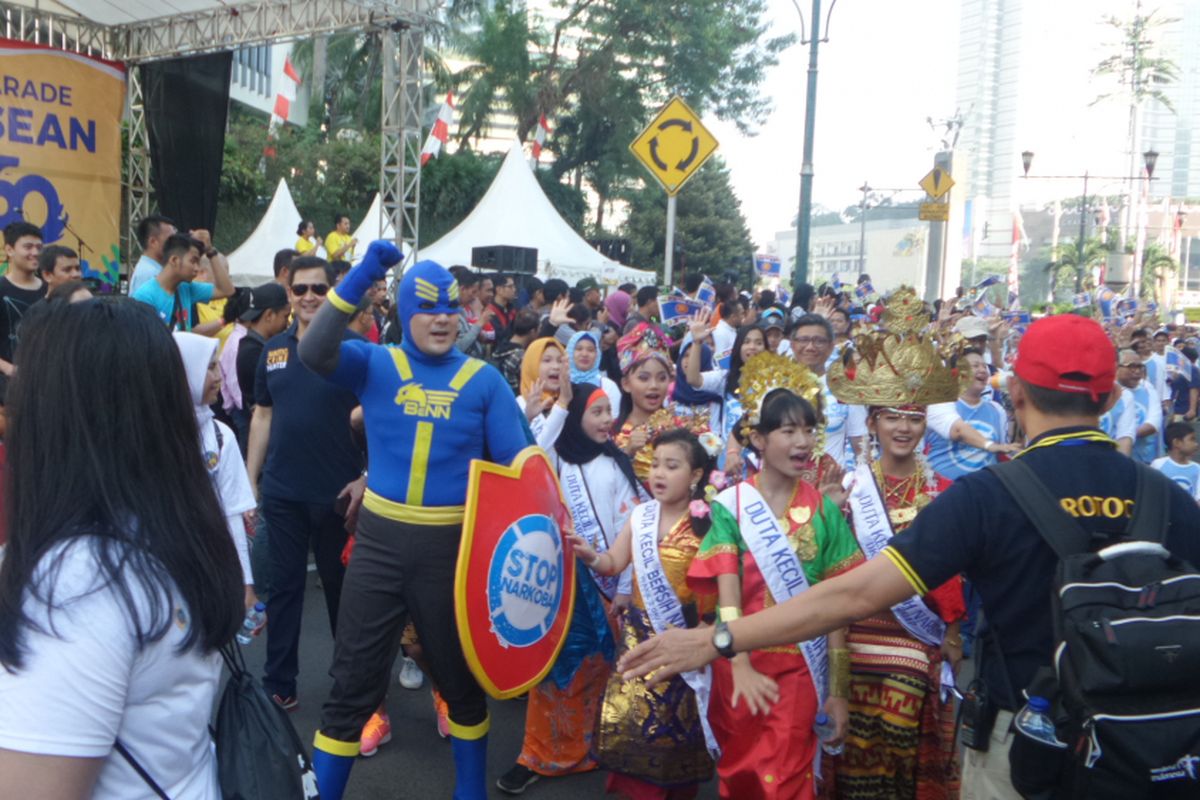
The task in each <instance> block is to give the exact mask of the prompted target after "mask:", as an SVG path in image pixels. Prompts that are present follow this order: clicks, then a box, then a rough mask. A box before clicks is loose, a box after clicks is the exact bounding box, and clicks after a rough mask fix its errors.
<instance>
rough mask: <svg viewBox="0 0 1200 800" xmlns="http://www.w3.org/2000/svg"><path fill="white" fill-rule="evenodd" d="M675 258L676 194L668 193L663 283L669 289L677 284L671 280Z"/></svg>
mask: <svg viewBox="0 0 1200 800" xmlns="http://www.w3.org/2000/svg"><path fill="white" fill-rule="evenodd" d="M674 260H675V195H673V194H669V195H667V243H666V254H665V255H664V257H663V284H664V285H665V286H666V287H667V289H668V290H670V288H671V287H672V286H674V285H675V284H674V283H672V282H671V268H672V266H673V262H674Z"/></svg>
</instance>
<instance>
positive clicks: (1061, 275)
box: [1046, 238, 1109, 294]
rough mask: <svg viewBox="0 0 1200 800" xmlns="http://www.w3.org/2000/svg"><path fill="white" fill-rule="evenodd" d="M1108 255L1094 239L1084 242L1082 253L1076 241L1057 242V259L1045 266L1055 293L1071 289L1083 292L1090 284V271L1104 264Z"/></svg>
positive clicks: (1107, 251) (1098, 241)
mask: <svg viewBox="0 0 1200 800" xmlns="http://www.w3.org/2000/svg"><path fill="white" fill-rule="evenodd" d="M1108 254H1109V249H1108V247H1107V246H1106V245H1104V243H1102V242H1101V241H1100V240H1099V239H1096V238H1090V239H1086V240H1084V243H1083V250H1082V252H1081V251H1080V249H1079V243H1078V242H1076V241H1068V242H1059V245H1058V258H1056V259H1055V260H1053V261H1051V262H1050V263H1049V264H1047V265H1046V271H1047V272H1048V273H1050V275H1051V276H1052V280H1051V285H1052V286H1053V287H1054V289H1055V293H1056V294H1057V293H1058V292H1060V291H1063V290H1066V291H1071V290H1072V289H1073V290H1074V292H1076V293H1078V292H1082V291H1084V289H1085V288H1088V284H1090V283H1091V279H1090V277H1089V276H1090V275H1091V270H1092V269H1093V268H1094V267H1098V266H1100V265H1101V264H1102V263H1104V260H1105V259H1106V258H1108Z"/></svg>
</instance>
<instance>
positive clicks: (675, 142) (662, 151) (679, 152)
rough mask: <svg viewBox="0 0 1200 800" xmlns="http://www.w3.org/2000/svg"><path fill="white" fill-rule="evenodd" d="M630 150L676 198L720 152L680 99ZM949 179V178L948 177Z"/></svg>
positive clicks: (659, 117)
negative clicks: (706, 162) (712, 157)
mask: <svg viewBox="0 0 1200 800" xmlns="http://www.w3.org/2000/svg"><path fill="white" fill-rule="evenodd" d="M629 149H630V150H631V151H632V152H633V154H634V155H635V156H637V158H638V160H639V161H641V162H642V164H644V165H645V167H646V169H648V170H650V174H651V175H653V176H654V177H655V178H657V179H658V182H659V183H661V184H662V187H663V188H664V189H666V190H667V194H669V195H674V194H676V193H677V192H678V191H679V190H680V189H681V188H682V187H683V184H685V183H687V181H688V178H690V177H692V176H693V175H695V174H696V170H698V169H700V165H701V164H703V163H704V162H705V161H707V160H708V157H709V156H711V155H712V154H713V152H714V151H716V149H717V140H716V139H715V138H713V135H712V134H711V133H709V132H708V129H707V128H705V127H704V125H703V123H701V122H700V117H698V116H696V112H695V111H692V109H690V108H688V105H687V103H685V102H683V100H682V99H680V98H679V97H674V98H672V99H671V102H669V103H667V104H666V105H665V106H663V108H662V110H661V111H659V112H658V116H656V117H655V118H654V121H653V122H651V123H650V124H649V125H647V126H646V129H645V130H644V131H642V133H641V135H640V136H638V137H637V138H636V139H634V140H633V143H632V144H630V145H629ZM947 177H949V176H947Z"/></svg>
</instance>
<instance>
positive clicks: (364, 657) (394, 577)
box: [271, 508, 487, 742]
mask: <svg viewBox="0 0 1200 800" xmlns="http://www.w3.org/2000/svg"><path fill="white" fill-rule="evenodd" d="M271 532H272V533H274V529H272V531H271ZM461 536H462V527H461V526H460V525H439V526H425V525H410V524H407V523H403V522H395V521H393V520H389V519H385V518H383V517H380V516H379V515H377V514H373V513H371V512H370V511H368V510H367V509H365V508H364V509H363V510H362V511H361V512H360V513H359V517H358V531H357V534H356V536H355V541H354V555H353V556H352V557H351V559H350V567H349V568H348V569H347V570H346V583H345V590H344V591H343V593H342V606H341V616H340V617H339V618H338V635H337V645H336V646H335V648H334V652H333V666H332V667H331V668H330V670H329V674H330V676H332V677H333V689H332V690H330V693H329V700H328V701H326V703H325V708H324V709H323V710H322V713H321V733H322V734H324V735H325V736H328V737H329V738H330V739H336V740H337V741H340V742H357V741H358V740H359V736H360V734H361V733H362V729H363V725H365V724H366V722H367V719H369V718H370V716H371V713H372V712H373V711H374V710H375V709H376V708H378V706H379V704H380V703H381V702H383V698H384V695H385V694H386V693H387V686H388V679H389V677H390V673H391V668H392V663H393V662H394V661H395V660H396V651H397V649H398V648H399V647H400V634H401V631H402V630H403V629H404V625H405V623H406V622H407V620H408V617H409V616H410V615H411V617H412V621H413V625H414V626H415V627H416V629H417V636H418V637H420V639H421V649H422V651H423V652H424V654H425V658H426V659H427V660H428V662H429V668H430V671H431V672H432V673H433V682H434V684H435V685H436V686H437V688H438V691H439V692H440V693H441V695H442V698H443V699H444V700H445V701H446V704H447V705H448V706H449V707H450V721H451V722H453V723H454V724H456V725H463V726H473V725H479V724H480V723H482V722H484V721H485V720H486V719H487V698H486V697H485V696H484V693H483V689H481V688H480V687H479V684H478V683H477V682H476V681H475V676H473V675H472V674H471V671H470V669H469V668H468V667H467V662H466V659H465V658H464V657H463V651H462V645H461V643H460V642H459V638H458V626H457V624H456V623H455V619H454V568H455V563H456V561H457V559H458V543H459V539H460V538H461Z"/></svg>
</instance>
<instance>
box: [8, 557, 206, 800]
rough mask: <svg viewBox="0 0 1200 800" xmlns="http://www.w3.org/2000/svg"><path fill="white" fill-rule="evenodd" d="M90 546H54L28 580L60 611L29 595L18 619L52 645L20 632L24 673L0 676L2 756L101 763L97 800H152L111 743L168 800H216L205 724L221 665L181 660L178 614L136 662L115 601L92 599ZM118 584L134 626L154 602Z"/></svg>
mask: <svg viewBox="0 0 1200 800" xmlns="http://www.w3.org/2000/svg"><path fill="white" fill-rule="evenodd" d="M94 541H95V540H94V539H93V538H92V537H81V538H78V539H74V540H72V541H71V542H67V543H64V544H62V545H59V546H57V547H55V548H54V549H52V550H51V551H50V552H49V553H47V554H46V556H45V557H44V558H43V559H42V561H41V564H39V566H38V570H37V572H36V574H35V577H34V580H35V581H41V580H48V579H53V580H54V586H53V589H54V597H55V602H56V604H57V606H58V607H57V609H56V610H54V611H53V612H49V611H48V609H47V608H46V606H45V605H44V604H43V603H42V602H40V601H38V600H35V599H33V597H32V596H31V595H29V594H28V593H27V595H26V598H25V601H24V608H25V612H26V614H28V615H29V617H30V619H31V620H33V622H34V623H35V624H37V625H38V626H40V627H42V628H43V629H44V630H46V631H49V633H42V632H38V631H36V630H32V629H29V628H26V629H25V632H24V644H25V647H26V653H27V655H26V658H25V664H24V666H23V667H22V668H21V669H20V670H19V671H17V673H16V674H12V673H9V672H8V671H6V670H3V669H0V747H2V748H6V749H9V750H16V751H18V752H22V753H36V754H40V755H54V756H75V757H82V758H102V759H104V766H103V767H102V768H101V770H100V776H99V778H98V780H97V782H96V786H95V788H94V790H93V794H92V797H93V799H94V800H110V799H111V800H141V799H142V798H146V800H155V798H156V796H155V795H154V793H153V792H152V791H151V789H150V787H149V786H147V785H146V783H145V782H144V781H143V780H142V779H141V778H140V777H139V776H138V775H137V773H136V772H134V771H133V768H132V767H130V766H129V764H128V763H126V761H125V760H124V759H123V758H122V757H121V756H120V755H119V754H118V753H117V752H116V751H115V750H114V749H113V744H114V742H115V740H116V739H118V738H119V739H120V740H121V742H122V744H124V745H125V747H126V748H127V749H128V750H129V752H130V753H132V754H133V757H134V758H136V759H137V760H138V762H139V763H140V764H141V765H142V767H143V768H144V769H145V770H146V772H147V773H149V775H150V777H152V778H153V779H154V780H155V782H157V783H158V785H159V786H161V787H162V788H163V790H164V791H165V792H166V793H167V795H168V796H169V797H171V798H173V800H217V799H218V798H219V797H220V790H219V788H218V786H217V771H216V758H215V755H214V752H213V744H212V739H211V737H210V736H209V732H208V720H209V716H210V714H211V712H212V707H213V699H214V696H215V695H216V692H217V686H218V684H219V682H220V677H221V657H220V654H218V653H212V654H210V655H202V654H200V653H198V652H197V651H196V650H195V649H194V648H193V649H190V650H188V651H186V652H184V653H180V652H178V647H179V643H180V642H181V641H182V640H183V638H184V636H185V635H186V630H187V619H188V617H187V612H186V610H185V609H183V608H182V607H180V606H178V605H176V606H175V607H174V608H173V609H172V610H171V615H172V618H173V619H174V623H173V624H172V625H171V626H170V628H169V630H168V631H167V633H166V635H164V636H163V638H161V639H159V640H158V641H157V642H150V643H147V644H146V645H145V647H143V648H142V649H140V650H139V649H138V644H137V639H136V636H135V635H134V629H133V626H132V624H131V622H130V620H129V618H128V615H127V614H126V611H125V606H124V604H123V603H122V602H121V600H120V598H119V596H118V595H117V593H116V591H115V590H113V589H112V588H101V582H100V579H99V574H100V570H99V564H98V561H97V558H96V555H95V552H94V549H93V543H94ZM52 564H53V565H56V567H57V571H52V570H50V569H49V568H50V565H52ZM127 584H128V586H129V588H130V591H131V592H132V593H133V596H134V598H135V603H136V605H137V608H138V613H139V615H140V616H141V617H142V619H144V620H145V619H149V616H150V612H151V608H152V606H151V602H152V600H151V598H150V597H149V596H147V594H146V593H145V591H144V590H143V589H141V588H140V587H139V584H138V581H137V580H136V579H135V578H133V577H129V578H128V579H127ZM51 623H52V624H53V628H51V627H50V625H51ZM143 624H145V623H143Z"/></svg>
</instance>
